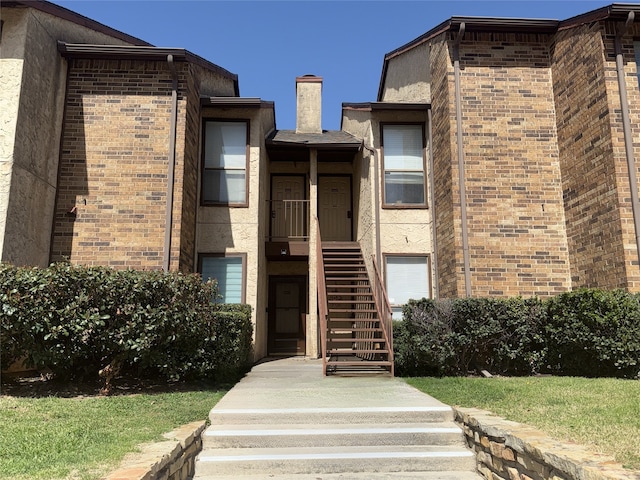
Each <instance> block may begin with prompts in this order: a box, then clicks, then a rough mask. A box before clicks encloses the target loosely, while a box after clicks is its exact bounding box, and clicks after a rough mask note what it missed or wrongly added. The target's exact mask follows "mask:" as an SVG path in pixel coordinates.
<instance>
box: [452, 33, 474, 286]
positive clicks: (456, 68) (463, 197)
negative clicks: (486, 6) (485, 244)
mask: <svg viewBox="0 0 640 480" xmlns="http://www.w3.org/2000/svg"><path fill="white" fill-rule="evenodd" d="M465 30H466V25H465V23H464V22H462V23H461V24H460V30H458V35H457V36H456V38H455V40H454V41H453V72H454V76H455V101H456V139H457V146H458V187H459V188H460V216H461V217H462V218H461V221H462V257H463V263H464V292H465V295H466V296H467V297H470V296H471V271H470V267H469V263H470V262H469V231H468V229H467V193H466V191H465V190H466V189H465V181H464V151H463V139H462V96H461V94H460V42H462V38H463V37H464V32H465Z"/></svg>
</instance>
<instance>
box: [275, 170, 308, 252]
mask: <svg viewBox="0 0 640 480" xmlns="http://www.w3.org/2000/svg"><path fill="white" fill-rule="evenodd" d="M304 198H305V177H304V176H301V175H295V176H294V175H274V176H273V177H271V200H272V201H271V237H272V238H282V239H287V238H301V237H304V235H305V234H306V230H307V228H306V221H307V204H306V203H305V202H298V201H296V200H304Z"/></svg>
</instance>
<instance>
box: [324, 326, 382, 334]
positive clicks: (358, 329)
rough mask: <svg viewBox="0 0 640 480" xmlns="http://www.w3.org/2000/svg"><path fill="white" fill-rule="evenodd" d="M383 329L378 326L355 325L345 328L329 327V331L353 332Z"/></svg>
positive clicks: (379, 330)
mask: <svg viewBox="0 0 640 480" xmlns="http://www.w3.org/2000/svg"><path fill="white" fill-rule="evenodd" d="M382 331H383V330H382V329H381V328H380V327H372V328H366V327H355V328H346V327H333V328H330V329H329V333H330V334H332V333H354V332H382Z"/></svg>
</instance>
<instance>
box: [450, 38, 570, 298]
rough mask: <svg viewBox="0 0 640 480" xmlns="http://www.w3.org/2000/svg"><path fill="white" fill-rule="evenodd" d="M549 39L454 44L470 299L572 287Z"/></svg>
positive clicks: (543, 293) (549, 292)
mask: <svg viewBox="0 0 640 480" xmlns="http://www.w3.org/2000/svg"><path fill="white" fill-rule="evenodd" d="M549 40H550V39H549V37H548V36H545V35H532V34H528V35H525V34H506V33H502V34H496V33H493V34H488V33H478V32H472V33H468V34H467V35H465V37H464V40H463V42H462V44H461V47H460V50H461V53H460V57H461V58H460V64H461V97H462V112H463V126H464V127H463V128H464V132H463V135H464V148H465V151H464V158H465V176H466V182H465V187H466V193H467V218H468V222H467V225H468V230H469V252H470V257H471V261H470V264H471V273H472V282H471V283H472V293H473V295H474V296H509V295H525V296H530V295H540V296H546V295H553V294H556V293H558V292H562V291H566V290H567V289H568V288H570V282H569V259H568V254H567V247H566V240H565V238H566V233H565V226H564V216H563V207H562V188H561V180H560V168H559V165H558V149H557V142H556V125H555V112H554V104H553V90H552V80H551V69H550V68H549V67H550V65H549V47H548V44H549Z"/></svg>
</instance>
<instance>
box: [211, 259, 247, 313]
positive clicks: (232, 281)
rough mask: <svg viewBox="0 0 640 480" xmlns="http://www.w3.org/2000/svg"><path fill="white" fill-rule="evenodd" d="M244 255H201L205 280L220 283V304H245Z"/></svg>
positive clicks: (218, 300)
mask: <svg viewBox="0 0 640 480" xmlns="http://www.w3.org/2000/svg"><path fill="white" fill-rule="evenodd" d="M244 258H245V257H244V255H236V256H228V257H225V256H221V255H201V256H200V273H201V274H202V278H203V279H204V280H208V279H215V280H217V281H218V293H219V294H220V295H221V298H218V299H216V301H217V302H219V303H244V263H245V262H244Z"/></svg>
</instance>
